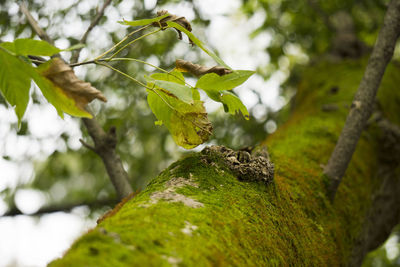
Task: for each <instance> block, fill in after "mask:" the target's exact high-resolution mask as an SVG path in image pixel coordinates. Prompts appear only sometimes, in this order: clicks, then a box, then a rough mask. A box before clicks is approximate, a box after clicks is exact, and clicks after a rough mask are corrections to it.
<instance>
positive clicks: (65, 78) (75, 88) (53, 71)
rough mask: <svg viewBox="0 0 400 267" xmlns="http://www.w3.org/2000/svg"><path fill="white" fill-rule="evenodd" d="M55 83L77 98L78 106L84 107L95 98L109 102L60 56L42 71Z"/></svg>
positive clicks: (69, 95)
mask: <svg viewBox="0 0 400 267" xmlns="http://www.w3.org/2000/svg"><path fill="white" fill-rule="evenodd" d="M42 75H43V76H45V77H46V78H47V79H49V80H50V81H51V82H52V83H53V84H54V85H56V86H57V87H59V88H61V90H62V91H63V92H64V93H65V94H66V95H67V96H68V97H69V98H72V99H74V100H75V103H76V106H77V107H79V108H81V109H84V108H85V106H86V105H87V104H88V103H90V102H91V101H92V100H93V99H95V98H97V99H99V100H101V101H103V102H107V99H106V97H105V96H104V95H103V94H102V93H101V92H100V91H99V90H97V89H96V88H94V87H93V86H92V85H91V84H90V83H88V82H84V81H82V80H79V79H78V77H76V75H75V73H74V71H73V70H72V68H71V67H70V66H68V65H67V64H66V63H64V61H63V60H62V59H60V58H53V59H52V60H51V64H50V66H49V67H48V68H47V69H46V70H44V71H43V72H42Z"/></svg>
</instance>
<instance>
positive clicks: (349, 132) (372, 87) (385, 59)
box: [324, 0, 400, 201]
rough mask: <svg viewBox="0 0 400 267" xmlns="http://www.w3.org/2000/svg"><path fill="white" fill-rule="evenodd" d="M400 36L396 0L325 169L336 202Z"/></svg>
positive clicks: (390, 9)
mask: <svg viewBox="0 0 400 267" xmlns="http://www.w3.org/2000/svg"><path fill="white" fill-rule="evenodd" d="M399 35H400V0H392V1H390V3H389V6H388V8H387V11H386V15H385V19H384V22H383V26H382V29H381V30H380V32H379V34H378V39H377V41H376V44H375V46H374V49H373V51H372V54H371V56H370V58H369V60H368V64H367V67H366V69H365V73H364V76H363V78H362V80H361V83H360V86H359V88H358V90H357V93H356V95H355V96H354V99H353V104H352V107H351V110H350V113H349V115H348V116H347V119H346V123H345V125H344V127H343V130H342V132H341V134H340V136H339V140H338V142H337V144H336V146H335V149H334V150H333V153H332V155H331V157H330V158H329V161H328V164H327V165H326V167H325V168H324V174H325V175H326V176H327V177H328V178H329V187H328V195H329V197H330V199H331V200H332V201H333V200H334V197H335V194H336V191H337V189H338V187H339V184H340V182H341V181H342V178H343V176H344V173H345V172H346V169H347V166H348V164H349V162H350V160H351V158H352V155H353V153H354V151H355V149H356V146H357V143H358V140H359V139H360V136H361V133H362V131H363V130H364V128H365V125H366V124H367V121H368V118H369V117H370V116H371V114H372V111H373V107H374V102H375V96H376V93H377V91H378V89H379V85H380V83H381V80H382V77H383V74H384V73H385V69H386V66H387V64H388V63H389V61H390V60H391V58H392V56H393V51H394V48H395V46H396V40H397V39H398V37H399Z"/></svg>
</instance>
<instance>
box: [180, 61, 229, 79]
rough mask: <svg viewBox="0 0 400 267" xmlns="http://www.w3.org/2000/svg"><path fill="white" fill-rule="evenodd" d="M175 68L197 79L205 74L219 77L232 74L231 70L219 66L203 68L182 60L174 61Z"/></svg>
mask: <svg viewBox="0 0 400 267" xmlns="http://www.w3.org/2000/svg"><path fill="white" fill-rule="evenodd" d="M175 66H176V69H177V70H179V71H181V72H189V73H190V74H193V75H195V76H198V77H200V76H202V75H204V74H207V73H215V74H218V75H219V76H223V75H226V74H229V73H231V72H232V71H231V70H229V69H227V68H225V67H221V66H214V67H205V66H202V65H199V64H194V63H192V62H190V61H186V60H183V59H177V60H176V61H175Z"/></svg>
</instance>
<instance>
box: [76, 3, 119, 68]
mask: <svg viewBox="0 0 400 267" xmlns="http://www.w3.org/2000/svg"><path fill="white" fill-rule="evenodd" d="M111 1H112V0H106V1H105V2H104V4H103V6H102V7H101V9H100V11H99V12H98V13H97V15H96V16H95V17H94V19H93V20H92V22H91V23H90V25H89V27H88V28H87V30H86V32H85V33H84V34H83V36H82V38H81V40H80V41H79V43H81V44H85V43H86V39H87V37H88V36H89V33H90V32H91V31H92V30H93V28H94V27H96V25H97V24H98V23H99V22H100V19H101V18H102V17H103V15H104V11H105V9H106V8H107V6H108V5H110V3H111ZM81 49H82V48H79V49H77V50H75V51H74V52H73V53H72V57H71V62H76V61H78V58H79V54H80V52H81Z"/></svg>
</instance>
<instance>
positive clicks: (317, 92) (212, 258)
mask: <svg viewBox="0 0 400 267" xmlns="http://www.w3.org/2000/svg"><path fill="white" fill-rule="evenodd" d="M363 64H365V60H362V61H360V62H343V63H341V64H336V65H334V64H328V63H324V64H322V65H319V66H315V67H313V68H311V69H310V70H309V71H308V72H307V73H305V75H304V82H303V83H302V84H301V85H300V87H299V92H298V94H297V100H296V103H297V106H296V108H295V111H294V113H293V116H292V117H291V119H290V120H289V121H288V122H287V123H286V124H285V125H283V126H282V127H281V128H280V129H279V130H278V131H277V132H276V133H275V134H273V135H272V136H270V137H269V139H268V140H266V144H267V145H268V147H269V151H270V153H271V158H272V161H273V162H274V163H275V167H276V173H275V183H274V184H272V185H269V186H266V185H264V184H261V183H253V182H240V181H238V180H237V179H236V177H234V176H233V175H232V173H230V172H229V170H228V169H226V168H225V167H224V166H223V164H222V163H221V162H220V161H219V159H218V158H217V157H216V158H214V159H213V160H212V162H213V163H212V164H207V163H205V161H204V160H203V159H202V157H203V156H202V155H201V154H192V155H190V156H188V157H186V158H184V159H182V160H180V161H178V162H176V163H174V164H173V165H171V166H170V167H169V168H168V169H166V170H165V171H164V172H163V173H161V174H160V175H159V176H158V177H157V178H156V179H154V180H153V181H152V182H151V183H150V185H149V186H148V187H147V189H146V190H145V191H144V192H142V193H141V194H139V195H138V196H137V197H135V198H133V199H132V200H130V201H128V202H127V203H126V204H125V205H124V206H123V207H122V208H121V209H120V210H119V211H117V212H116V213H115V214H114V215H112V216H110V217H108V218H106V219H105V220H104V221H102V222H101V223H100V224H99V226H98V227H97V228H96V229H94V230H93V231H91V232H89V233H88V234H86V235H84V236H83V237H81V238H80V239H79V240H77V241H76V242H75V244H74V245H73V246H72V247H71V249H70V250H69V251H68V253H67V254H66V255H65V257H64V258H63V259H60V260H57V261H54V262H53V263H52V264H51V265H50V266H164V265H170V264H171V263H173V262H175V263H177V264H178V265H181V266H339V265H343V264H345V263H346V260H347V258H348V256H349V253H350V251H351V247H352V245H353V243H354V241H355V239H356V237H357V235H358V233H359V231H360V229H361V226H362V225H361V222H362V220H363V218H364V215H365V213H366V211H367V209H368V206H369V201H370V196H371V192H373V190H374V187H375V185H376V184H377V183H378V181H377V179H374V170H375V166H376V157H375V154H374V149H375V146H376V143H374V142H375V141H374V140H375V139H374V138H373V136H368V134H369V133H366V134H364V135H363V136H362V138H361V140H360V143H359V145H358V147H357V150H356V152H355V155H354V157H353V160H352V162H351V164H350V166H349V168H348V170H347V172H346V176H345V177H344V180H343V183H342V184H341V186H340V187H339V191H338V193H337V198H336V200H335V203H334V205H331V203H330V202H329V201H328V200H327V198H326V196H325V183H324V178H323V176H322V167H321V164H325V163H326V162H327V160H328V158H329V156H330V153H331V151H332V149H333V147H334V144H335V142H336V140H337V138H338V136H339V134H340V130H341V128H342V126H343V124H344V120H345V118H346V114H347V112H348V107H349V106H350V103H351V101H352V97H353V95H354V92H355V90H356V89H357V87H358V84H359V81H360V79H361V76H362V73H363V71H364V68H363ZM396 71H397V70H396V69H393V68H392V67H391V70H390V73H388V74H387V75H386V77H385V79H389V80H390V79H392V78H393V76H395V75H397V74H396ZM316 74H318V75H316ZM383 85H384V86H388V87H391V88H384V89H383V90H382V91H383V92H389V93H390V92H391V91H393V86H394V85H395V84H393V83H392V82H390V81H386V80H385V81H384V82H383ZM333 87H338V88H339V91H338V92H337V93H336V94H332V93H331V91H332V90H331V89H332V88H333ZM383 94H385V97H382V99H384V101H389V99H388V98H386V93H383ZM391 94H392V93H391ZM380 97H381V96H380ZM392 97H393V96H392ZM332 103H333V104H337V105H338V106H339V109H338V110H337V111H334V112H322V111H321V107H322V105H324V104H332ZM396 108H398V107H397V106H394V105H385V110H384V112H389V113H391V112H393V110H395V109H396ZM398 114H400V112H399V113H398ZM396 118H397V119H398V117H396ZM178 177H183V178H186V179H190V180H191V181H194V182H195V183H196V184H197V186H196V187H195V186H190V185H187V186H183V187H179V188H176V190H175V191H176V193H179V194H182V195H185V196H186V197H189V198H192V199H194V200H196V201H198V202H201V203H203V204H204V207H200V208H192V207H189V206H185V205H184V204H183V203H181V202H175V203H172V202H168V201H158V202H157V203H152V202H151V195H152V193H154V192H156V191H163V190H165V183H166V182H167V181H168V180H170V179H172V178H178ZM185 229H186V230H185ZM187 229H189V230H187ZM185 231H186V233H185Z"/></svg>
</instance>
